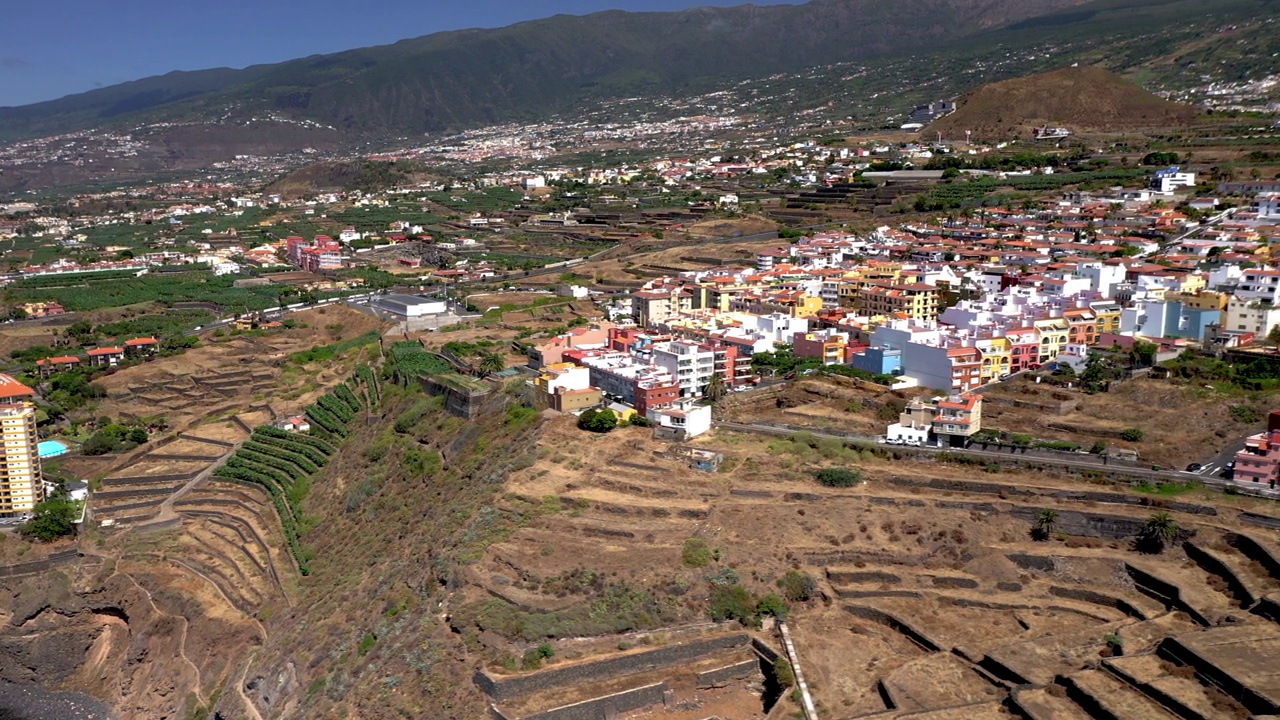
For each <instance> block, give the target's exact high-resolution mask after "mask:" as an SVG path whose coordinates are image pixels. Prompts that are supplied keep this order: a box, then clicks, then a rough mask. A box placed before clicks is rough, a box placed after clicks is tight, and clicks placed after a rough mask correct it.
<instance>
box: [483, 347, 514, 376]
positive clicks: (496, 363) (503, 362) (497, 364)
mask: <svg viewBox="0 0 1280 720" xmlns="http://www.w3.org/2000/svg"><path fill="white" fill-rule="evenodd" d="M477 369H478V370H479V371H480V375H481V376H488V375H492V374H494V373H496V372H502V371H503V370H506V369H507V359H506V358H505V357H503V356H502V353H499V352H494V351H493V350H486V351H484V352H482V353H480V364H479V365H478V366H477Z"/></svg>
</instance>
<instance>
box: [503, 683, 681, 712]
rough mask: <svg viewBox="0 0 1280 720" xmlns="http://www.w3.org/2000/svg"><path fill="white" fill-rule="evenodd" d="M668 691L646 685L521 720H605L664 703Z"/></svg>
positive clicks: (664, 687) (663, 687)
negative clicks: (619, 714)
mask: <svg viewBox="0 0 1280 720" xmlns="http://www.w3.org/2000/svg"><path fill="white" fill-rule="evenodd" d="M670 691H671V688H669V687H667V684H666V683H658V684H657V685H646V686H644V687H639V688H636V689H634V690H624V691H623V692H620V693H614V694H613V695H606V696H605V697H599V698H594V699H591V700H586V701H584V702H580V703H575V704H573V705H565V706H564V707H558V708H554V709H552V710H547V711H545V712H540V713H535V714H533V715H527V716H525V717H524V718H523V720H606V718H613V717H615V716H616V714H618V713H624V712H628V711H630V710H637V709H639V708H642V707H647V706H649V705H660V704H662V703H664V702H666V699H667V694H668V693H669V692H670Z"/></svg>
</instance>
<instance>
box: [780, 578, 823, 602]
mask: <svg viewBox="0 0 1280 720" xmlns="http://www.w3.org/2000/svg"><path fill="white" fill-rule="evenodd" d="M778 588H779V589H781V590H782V596H783V597H784V598H786V599H787V600H790V601H791V602H804V601H806V600H808V599H810V598H812V597H813V596H814V594H815V593H817V591H818V581H817V580H815V579H814V578H813V576H812V575H809V574H808V573H803V572H800V571H799V570H788V571H787V573H786V574H785V575H783V576H782V577H780V578H778Z"/></svg>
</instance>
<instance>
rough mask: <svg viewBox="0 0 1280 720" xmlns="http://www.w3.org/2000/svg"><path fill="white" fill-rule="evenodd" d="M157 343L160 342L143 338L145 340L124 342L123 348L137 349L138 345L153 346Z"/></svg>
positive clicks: (137, 339)
mask: <svg viewBox="0 0 1280 720" xmlns="http://www.w3.org/2000/svg"><path fill="white" fill-rule="evenodd" d="M158 342H160V341H159V340H156V339H155V338H151V337H145V338H134V339H132V340H125V341H124V344H125V347H137V346H139V345H155V344H156V343H158Z"/></svg>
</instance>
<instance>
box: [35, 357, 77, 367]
mask: <svg viewBox="0 0 1280 720" xmlns="http://www.w3.org/2000/svg"><path fill="white" fill-rule="evenodd" d="M78 362H80V358H78V357H76V356H75V355H63V356H62V357H51V358H48V359H46V360H37V361H36V364H37V365H45V364H49V363H52V364H54V365H65V364H67V363H78Z"/></svg>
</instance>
